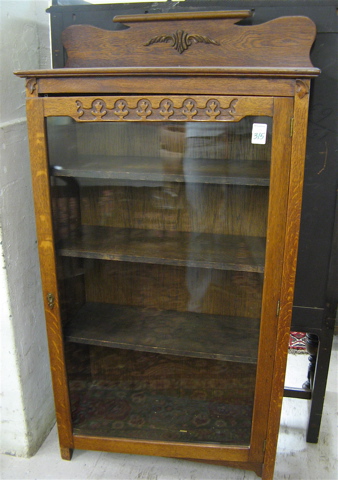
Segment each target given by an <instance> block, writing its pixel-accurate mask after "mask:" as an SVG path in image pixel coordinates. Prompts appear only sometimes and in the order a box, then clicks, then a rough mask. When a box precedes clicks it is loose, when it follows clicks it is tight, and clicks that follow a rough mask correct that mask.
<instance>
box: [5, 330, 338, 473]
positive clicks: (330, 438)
mask: <svg viewBox="0 0 338 480" xmlns="http://www.w3.org/2000/svg"><path fill="white" fill-rule="evenodd" d="M337 359H338V338H337V337H336V338H335V341H334V349H333V352H332V357H331V366H330V373H329V379H328V385H327V393H326V397H325V405H324V412H323V418H322V425H321V431H320V438H319V442H318V444H309V443H306V441H305V435H306V428H307V421H308V412H309V407H310V403H309V402H308V401H307V400H297V399H293V398H286V399H284V402H283V412H282V420H281V427H280V436H279V442H278V451H277V460H276V469H275V476H274V480H282V479H283V480H286V479H290V480H337V479H338V467H337V466H338V458H337V457H338V443H337V433H338V429H337V418H338V401H337V400H338V388H337V387H338V382H337ZM307 364H308V360H307V355H301V354H297V355H289V360H288V370H287V382H286V384H287V385H288V386H297V387H300V386H301V385H302V383H303V381H304V379H305V378H306V372H307ZM0 471H1V478H2V479H6V480H7V479H16V480H21V479H35V480H44V479H55V480H76V479H81V480H85V479H94V480H101V479H113V480H258V477H257V476H256V474H255V473H252V472H247V471H241V470H233V469H230V468H224V467H218V466H210V465H203V464H198V463H192V462H187V461H183V460H173V459H164V458H154V457H143V456H135V455H121V454H113V453H100V452H87V451H79V450H77V451H75V452H74V455H73V459H72V461H71V462H67V461H64V460H61V459H60V456H59V450H58V441H57V432H56V429H55V428H54V429H53V430H52V432H51V433H50V435H49V436H48V438H47V439H46V441H45V442H44V444H43V445H42V447H41V448H40V450H39V451H38V453H37V454H36V455H35V456H34V457H32V458H30V459H24V458H16V457H10V456H7V455H1V470H0Z"/></svg>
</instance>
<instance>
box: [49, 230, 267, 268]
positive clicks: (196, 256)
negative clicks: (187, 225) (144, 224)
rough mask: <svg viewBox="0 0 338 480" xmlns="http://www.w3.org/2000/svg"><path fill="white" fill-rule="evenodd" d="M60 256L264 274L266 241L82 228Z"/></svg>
mask: <svg viewBox="0 0 338 480" xmlns="http://www.w3.org/2000/svg"><path fill="white" fill-rule="evenodd" d="M58 252H59V254H60V255H62V256H67V257H80V258H93V259H99V260H114V261H124V262H137V263H152V264H161V265H177V266H185V267H199V268H212V269H217V270H234V271H244V272H257V273H263V271H264V255H265V239H264V238H262V237H245V236H238V235H219V234H218V235H213V234H207V233H189V232H171V231H161V230H143V229H127V228H113V227H101V226H91V225H83V226H82V227H81V231H80V233H79V234H78V235H77V236H74V238H72V239H69V240H66V241H62V242H61V243H60V244H59V249H58Z"/></svg>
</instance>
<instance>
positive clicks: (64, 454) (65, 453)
mask: <svg viewBox="0 0 338 480" xmlns="http://www.w3.org/2000/svg"><path fill="white" fill-rule="evenodd" d="M60 453H61V458H62V459H63V460H71V459H72V455H73V449H72V448H66V447H60Z"/></svg>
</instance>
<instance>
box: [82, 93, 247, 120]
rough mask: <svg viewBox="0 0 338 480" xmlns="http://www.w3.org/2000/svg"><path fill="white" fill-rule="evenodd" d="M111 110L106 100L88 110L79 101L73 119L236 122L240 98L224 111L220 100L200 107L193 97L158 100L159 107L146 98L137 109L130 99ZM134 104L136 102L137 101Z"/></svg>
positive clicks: (141, 100)
mask: <svg viewBox="0 0 338 480" xmlns="http://www.w3.org/2000/svg"><path fill="white" fill-rule="evenodd" d="M113 102H114V104H113V106H112V107H111V108H109V107H108V106H107V101H105V100H103V99H100V98H98V99H95V100H94V101H93V102H92V104H91V106H90V107H89V108H85V107H84V106H83V103H82V101H81V100H77V101H76V106H77V113H76V115H74V118H75V119H77V120H79V121H93V120H94V121H95V120H98V121H123V120H125V121H128V120H129V121H135V120H143V121H145V120H169V119H170V120H176V121H189V122H191V121H200V120H204V121H206V120H207V121H208V120H209V121H213V122H214V121H228V122H229V121H234V120H235V118H234V115H235V114H236V109H235V106H236V104H237V102H238V99H237V98H234V99H232V100H231V101H230V102H229V104H228V106H227V108H223V107H222V106H221V103H220V101H219V100H217V99H213V98H211V99H209V100H206V102H205V104H204V106H203V107H202V108H201V106H200V105H198V103H197V101H196V100H195V99H193V98H184V99H182V100H181V101H180V104H179V106H177V102H175V103H174V101H173V100H171V99H169V98H164V99H162V100H161V101H157V102H156V105H158V106H154V105H153V104H152V101H151V100H150V99H147V98H140V99H139V100H138V101H137V103H136V106H130V104H129V103H128V99H123V98H119V99H117V100H115V101H114V100H113ZM134 105H135V102H134Z"/></svg>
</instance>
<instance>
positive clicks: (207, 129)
mask: <svg viewBox="0 0 338 480" xmlns="http://www.w3.org/2000/svg"><path fill="white" fill-rule="evenodd" d="M47 136H48V145H49V162H50V174H51V194H52V210H53V223H54V232H55V242H56V245H55V246H56V252H57V270H58V283H59V290H60V295H61V307H62V322H63V334H64V340H65V344H66V368H67V374H68V380H69V391H70V399H71V410H72V423H73V431H74V433H75V434H81V435H93V436H104V437H119V438H132V439H143V440H155V441H171V442H172V441H177V442H188V443H209V444H210V443H216V444H219V445H249V444H250V438H251V429H252V420H253V411H254V398H255V385H256V372H257V359H258V343H259V334H260V324H261V310H262V292H263V283H264V281H263V280H264V272H265V251H266V234H267V221H268V207H269V185H270V163H271V162H270V160H271V139H272V118H271V117H267V116H255V117H254V116H247V117H244V118H242V119H241V120H240V121H238V122H233V121H231V122H228V121H225V122H221V121H219V122H216V121H214V122H210V121H209V122H198V121H190V122H189V121H177V122H176V121H166V122H163V121H156V122H147V121H129V122H124V121H121V122H95V121H92V122H84V123H79V122H75V121H74V120H72V119H70V118H69V117H49V118H48V119H47Z"/></svg>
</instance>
